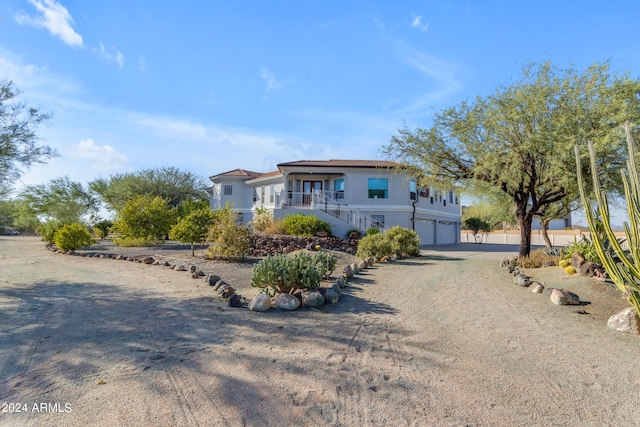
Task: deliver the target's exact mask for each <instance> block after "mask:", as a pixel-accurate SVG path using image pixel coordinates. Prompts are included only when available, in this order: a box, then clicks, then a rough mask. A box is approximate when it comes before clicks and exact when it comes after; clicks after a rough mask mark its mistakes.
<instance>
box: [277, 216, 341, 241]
mask: <svg viewBox="0 0 640 427" xmlns="http://www.w3.org/2000/svg"><path fill="white" fill-rule="evenodd" d="M282 230H283V231H284V234H288V235H290V236H311V237H312V236H316V235H317V234H318V233H319V232H326V233H327V234H329V235H331V226H330V225H329V224H328V223H326V222H324V221H321V220H320V219H318V218H317V217H316V216H314V215H303V214H295V215H287V216H286V217H285V218H284V219H283V220H282Z"/></svg>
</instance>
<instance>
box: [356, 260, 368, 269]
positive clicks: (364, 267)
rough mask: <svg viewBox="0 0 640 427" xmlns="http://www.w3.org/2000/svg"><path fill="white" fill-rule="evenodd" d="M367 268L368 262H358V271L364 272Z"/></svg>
mask: <svg viewBox="0 0 640 427" xmlns="http://www.w3.org/2000/svg"><path fill="white" fill-rule="evenodd" d="M367 267H369V264H368V263H367V261H365V260H362V261H360V262H358V270H364V269H366V268H367Z"/></svg>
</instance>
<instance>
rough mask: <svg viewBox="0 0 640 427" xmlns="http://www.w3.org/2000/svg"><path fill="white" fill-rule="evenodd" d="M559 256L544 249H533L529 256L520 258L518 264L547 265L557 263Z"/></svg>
mask: <svg viewBox="0 0 640 427" xmlns="http://www.w3.org/2000/svg"><path fill="white" fill-rule="evenodd" d="M556 259H557V256H555V255H550V254H548V253H547V251H546V250H544V249H536V250H534V251H531V253H530V254H529V256H526V257H520V258H518V264H519V265H520V266H521V267H522V268H540V267H544V266H547V265H551V263H553V265H555V264H556Z"/></svg>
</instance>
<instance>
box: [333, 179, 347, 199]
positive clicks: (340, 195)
mask: <svg viewBox="0 0 640 427" xmlns="http://www.w3.org/2000/svg"><path fill="white" fill-rule="evenodd" d="M333 191H334V192H335V193H336V195H335V197H336V199H344V178H339V179H335V180H334V181H333Z"/></svg>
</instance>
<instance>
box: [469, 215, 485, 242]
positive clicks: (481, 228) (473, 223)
mask: <svg viewBox="0 0 640 427" xmlns="http://www.w3.org/2000/svg"><path fill="white" fill-rule="evenodd" d="M464 228H465V229H467V230H471V233H473V238H474V240H475V241H476V243H482V241H478V233H479V232H483V233H488V232H490V231H491V225H489V224H488V223H487V222H486V221H483V220H482V219H480V218H477V217H471V218H467V219H465V220H464Z"/></svg>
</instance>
